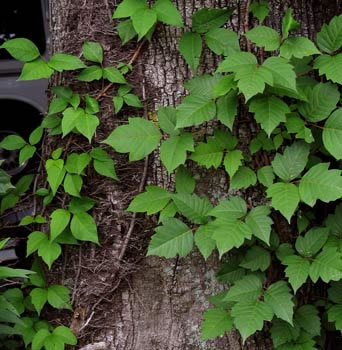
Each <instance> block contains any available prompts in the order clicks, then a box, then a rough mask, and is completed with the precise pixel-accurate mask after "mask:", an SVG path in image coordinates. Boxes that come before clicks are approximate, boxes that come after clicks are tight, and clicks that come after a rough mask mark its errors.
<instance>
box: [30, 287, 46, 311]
mask: <svg viewBox="0 0 342 350" xmlns="http://www.w3.org/2000/svg"><path fill="white" fill-rule="evenodd" d="M30 296H31V300H32V304H33V306H34V308H35V309H36V311H37V313H38V316H39V315H40V312H41V311H42V309H43V307H44V305H45V304H46V302H47V290H46V289H42V288H34V289H33V290H32V291H31V293H30Z"/></svg>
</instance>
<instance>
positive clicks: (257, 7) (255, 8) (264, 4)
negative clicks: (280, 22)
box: [249, 0, 270, 22]
mask: <svg viewBox="0 0 342 350" xmlns="http://www.w3.org/2000/svg"><path fill="white" fill-rule="evenodd" d="M249 11H250V12H252V14H253V16H254V17H256V18H257V19H258V20H259V21H260V22H263V21H264V19H265V18H266V17H267V16H268V14H269V12H270V10H269V8H268V1H266V0H260V1H257V0H254V1H253V2H252V3H251V5H250V7H249Z"/></svg>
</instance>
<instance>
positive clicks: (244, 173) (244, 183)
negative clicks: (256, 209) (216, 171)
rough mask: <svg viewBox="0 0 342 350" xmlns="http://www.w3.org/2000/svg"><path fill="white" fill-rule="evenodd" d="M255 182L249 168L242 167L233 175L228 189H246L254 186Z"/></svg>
mask: <svg viewBox="0 0 342 350" xmlns="http://www.w3.org/2000/svg"><path fill="white" fill-rule="evenodd" d="M256 182H257V178H256V175H255V173H254V171H253V170H252V169H251V168H248V167H245V166H242V167H240V168H239V170H238V171H237V172H236V173H235V175H234V176H233V177H232V178H231V181H230V186H229V188H230V189H231V190H233V189H236V190H239V189H242V188H248V187H250V186H254V185H255V184H256Z"/></svg>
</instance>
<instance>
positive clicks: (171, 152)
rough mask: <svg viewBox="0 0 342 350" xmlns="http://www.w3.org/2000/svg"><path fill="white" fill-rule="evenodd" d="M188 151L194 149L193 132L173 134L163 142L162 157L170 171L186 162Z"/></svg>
mask: <svg viewBox="0 0 342 350" xmlns="http://www.w3.org/2000/svg"><path fill="white" fill-rule="evenodd" d="M187 151H191V152H193V151H194V139H193V136H192V134H189V133H184V134H181V135H180V136H172V137H170V138H168V139H167V140H166V141H164V142H163V144H162V145H161V147H160V159H161V160H162V162H163V164H164V165H165V167H166V169H167V170H168V172H169V173H172V172H173V171H174V170H175V169H176V168H177V167H178V166H179V165H181V164H184V163H185V160H186V155H187Z"/></svg>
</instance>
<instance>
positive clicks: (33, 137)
mask: <svg viewBox="0 0 342 350" xmlns="http://www.w3.org/2000/svg"><path fill="white" fill-rule="evenodd" d="M43 132H44V129H43V128H42V127H41V126H38V127H37V128H35V129H34V130H33V131H32V132H31V134H30V136H29V142H30V144H31V145H32V146H34V145H36V144H37V143H38V142H39V141H40V140H41V138H42V136H43Z"/></svg>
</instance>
